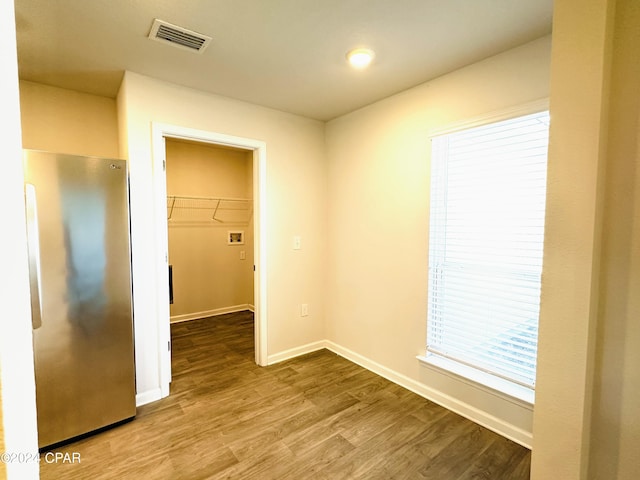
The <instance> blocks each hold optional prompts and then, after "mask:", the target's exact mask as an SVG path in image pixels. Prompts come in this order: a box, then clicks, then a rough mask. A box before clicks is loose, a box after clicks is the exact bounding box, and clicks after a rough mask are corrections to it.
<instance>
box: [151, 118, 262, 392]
mask: <svg viewBox="0 0 640 480" xmlns="http://www.w3.org/2000/svg"><path fill="white" fill-rule="evenodd" d="M165 138H177V139H183V140H192V141H196V142H201V143H210V144H214V145H224V146H229V147H236V148H241V149H245V150H252V151H253V226H254V236H255V239H254V246H253V249H254V263H255V272H254V307H255V328H254V331H255V361H256V363H257V364H258V365H267V247H266V237H267V236H266V226H267V221H266V212H267V209H266V206H267V202H266V198H267V195H266V183H267V182H266V163H267V146H266V143H265V142H263V141H260V140H253V139H249V138H243V137H235V136H231V135H225V134H222V133H216V132H209V131H205V130H196V129H193V128H187V127H181V126H178V125H169V124H165V123H157V122H152V155H153V171H154V180H153V181H154V191H155V195H156V198H155V204H156V206H157V208H156V212H157V218H156V222H155V224H156V235H155V238H156V252H157V258H156V268H157V275H158V277H157V278H158V282H157V288H158V291H157V298H158V302H159V305H158V348H159V350H158V351H159V352H160V359H159V362H160V385H161V390H162V396H163V397H165V396H167V395H169V383H170V382H171V352H170V351H169V350H168V349H167V345H168V342H169V341H170V339H171V332H170V327H169V316H170V315H169V290H168V288H167V285H168V284H169V272H168V270H169V258H168V257H169V254H168V252H169V248H168V247H169V245H168V236H167V227H168V225H167V211H166V198H167V175H166V171H165V165H166V149H165Z"/></svg>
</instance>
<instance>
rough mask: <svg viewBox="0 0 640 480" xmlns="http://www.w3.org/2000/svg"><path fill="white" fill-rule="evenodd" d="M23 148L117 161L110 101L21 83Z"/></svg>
mask: <svg viewBox="0 0 640 480" xmlns="http://www.w3.org/2000/svg"><path fill="white" fill-rule="evenodd" d="M20 113H21V117H22V144H23V146H24V148H29V149H35V150H47V151H51V152H57V153H70V154H74V155H95V156H103V157H109V158H118V154H119V151H118V114H117V110H116V101H115V99H113V98H106V97H99V96H96V95H89V94H86V93H78V92H74V91H71V90H64V89H61V88H56V87H49V86H46V85H41V84H38V83H33V82H27V81H20Z"/></svg>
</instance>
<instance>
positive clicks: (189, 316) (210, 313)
mask: <svg viewBox="0 0 640 480" xmlns="http://www.w3.org/2000/svg"><path fill="white" fill-rule="evenodd" d="M245 310H250V311H252V312H253V311H255V307H254V306H253V305H251V304H249V303H245V304H243V305H234V306H231V307H223V308H216V309H214V310H205V311H204V312H193V313H186V314H184V315H174V316H172V317H171V318H170V319H169V321H170V322H171V323H178V322H187V321H189V320H198V319H200V318H207V317H215V316H218V315H224V314H226V313H235V312H244V311H245Z"/></svg>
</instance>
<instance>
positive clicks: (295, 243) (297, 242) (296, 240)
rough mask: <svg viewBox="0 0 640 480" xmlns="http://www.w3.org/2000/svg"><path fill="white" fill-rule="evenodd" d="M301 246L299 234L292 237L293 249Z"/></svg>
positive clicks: (298, 248)
mask: <svg viewBox="0 0 640 480" xmlns="http://www.w3.org/2000/svg"><path fill="white" fill-rule="evenodd" d="M301 248H302V239H301V238H300V236H299V235H296V236H295V237H293V249H294V250H300V249H301Z"/></svg>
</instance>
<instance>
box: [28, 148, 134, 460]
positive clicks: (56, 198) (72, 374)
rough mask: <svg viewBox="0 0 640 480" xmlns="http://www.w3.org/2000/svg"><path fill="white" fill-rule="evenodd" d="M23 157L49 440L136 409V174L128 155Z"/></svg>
mask: <svg viewBox="0 0 640 480" xmlns="http://www.w3.org/2000/svg"><path fill="white" fill-rule="evenodd" d="M24 165H25V178H26V182H27V184H28V185H27V192H26V193H27V209H28V210H29V209H31V210H30V211H31V212H32V214H33V215H34V216H35V217H34V218H35V219H36V221H37V228H36V227H33V226H32V228H30V229H29V231H28V233H29V235H30V238H29V241H30V243H33V242H37V247H38V248H30V249H29V251H30V255H32V254H33V253H34V252H37V251H38V250H39V259H35V258H31V259H30V264H32V265H33V266H34V268H35V267H36V266H39V272H38V273H39V275H37V276H36V278H35V279H34V282H32V285H34V284H37V285H39V290H40V291H39V293H38V292H33V291H32V296H33V295H38V298H39V301H40V310H41V316H40V321H39V322H36V321H34V327H37V328H34V330H33V341H34V354H35V369H36V372H35V374H36V375H35V376H36V402H37V414H38V440H39V446H40V447H41V448H42V447H45V446H49V445H52V444H55V443H59V442H62V441H65V440H68V439H70V438H73V437H76V436H78V435H82V434H84V433H88V432H91V431H93V430H96V429H99V428H101V427H105V426H108V425H111V424H113V423H117V422H119V421H122V420H125V419H128V418H131V417H133V416H135V412H136V408H135V371H134V357H133V322H132V308H131V306H132V305H131V267H130V265H131V261H130V243H129V215H128V191H127V173H126V163H125V161H124V160H111V159H102V158H94V157H78V156H71V155H58V154H50V153H46V152H37V151H29V150H27V151H25V155H24ZM29 185H30V186H29ZM29 190H31V193H29ZM34 194H35V199H32V200H31V203H32V205H31V206H30V200H29V195H31V196H33V195H34ZM34 202H35V203H34ZM33 204H35V205H37V209H34V208H33ZM35 230H37V231H38V234H39V235H38V236H39V239H34V238H32V237H33V232H34V231H35ZM32 271H33V268H32ZM32 304H33V303H32ZM35 313H36V312H34V314H35ZM34 317H35V315H34ZM38 324H39V326H38Z"/></svg>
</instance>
